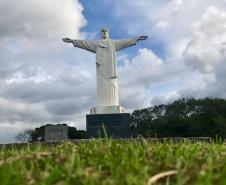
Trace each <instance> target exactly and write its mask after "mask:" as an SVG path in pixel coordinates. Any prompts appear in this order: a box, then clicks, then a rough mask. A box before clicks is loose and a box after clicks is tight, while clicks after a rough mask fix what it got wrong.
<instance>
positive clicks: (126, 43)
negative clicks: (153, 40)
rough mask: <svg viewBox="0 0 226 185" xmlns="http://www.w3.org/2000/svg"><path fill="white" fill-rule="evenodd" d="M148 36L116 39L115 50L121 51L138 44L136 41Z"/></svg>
mask: <svg viewBox="0 0 226 185" xmlns="http://www.w3.org/2000/svg"><path fill="white" fill-rule="evenodd" d="M147 38H148V37H147V36H139V37H135V38H131V39H123V40H114V44H115V50H116V51H120V50H122V49H124V48H127V47H130V46H133V45H136V43H137V42H138V41H140V40H146V39H147Z"/></svg>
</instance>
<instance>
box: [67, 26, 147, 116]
mask: <svg viewBox="0 0 226 185" xmlns="http://www.w3.org/2000/svg"><path fill="white" fill-rule="evenodd" d="M146 39H147V36H139V37H135V38H130V39H122V40H115V39H110V38H109V32H108V30H107V29H106V28H102V29H101V39H100V40H74V39H69V38H64V39H63V41H64V42H66V43H72V44H73V45H74V47H77V48H81V49H85V50H87V51H90V52H92V53H96V81H97V88H96V89H97V101H96V103H97V105H96V108H92V109H91V114H113V113H123V112H125V110H124V108H122V107H121V106H120V105H119V96H118V82H117V78H118V76H117V63H116V52H117V51H120V50H122V49H124V48H127V47H130V46H133V45H136V43H137V42H138V41H140V40H146Z"/></svg>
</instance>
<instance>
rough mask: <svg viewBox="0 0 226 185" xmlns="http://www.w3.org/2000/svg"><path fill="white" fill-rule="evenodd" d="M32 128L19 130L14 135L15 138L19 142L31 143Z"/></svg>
mask: <svg viewBox="0 0 226 185" xmlns="http://www.w3.org/2000/svg"><path fill="white" fill-rule="evenodd" d="M33 132H34V130H32V129H25V130H23V131H21V132H19V133H18V134H17V135H16V136H15V139H16V141H17V142H19V143H31V142H32V137H31V136H32V133H33Z"/></svg>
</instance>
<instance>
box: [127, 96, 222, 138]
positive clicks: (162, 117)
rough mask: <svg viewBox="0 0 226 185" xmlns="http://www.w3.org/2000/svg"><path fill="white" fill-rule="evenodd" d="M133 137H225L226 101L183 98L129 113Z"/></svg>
mask: <svg viewBox="0 0 226 185" xmlns="http://www.w3.org/2000/svg"><path fill="white" fill-rule="evenodd" d="M131 125H132V129H133V132H134V135H135V136H136V135H142V136H143V137H201V136H203V137H204V136H206V137H212V138H215V137H216V136H218V137H221V138H226V100H225V99H219V98H215V99H211V98H205V99H198V100H196V99H194V98H182V99H180V100H176V101H175V102H173V103H171V104H168V105H158V106H153V107H149V108H145V109H141V110H136V111H134V112H133V113H132V124H131Z"/></svg>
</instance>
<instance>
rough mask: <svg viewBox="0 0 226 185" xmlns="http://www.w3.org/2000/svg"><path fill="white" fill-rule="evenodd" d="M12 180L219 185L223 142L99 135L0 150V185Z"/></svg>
mask: <svg viewBox="0 0 226 185" xmlns="http://www.w3.org/2000/svg"><path fill="white" fill-rule="evenodd" d="M164 172H166V173H164ZM168 172H169V173H168ZM167 173H168V174H167ZM156 175H157V176H156ZM160 177H161V178H160ZM14 184H15V185H26V184H29V185H33V184H40V185H49V184H57V185H64V184H71V185H80V184H85V185H94V184H95V185H101V184H112V185H123V184H134V185H139V184H142V185H143V184H177V185H183V184H186V185H190V184H197V185H201V184H203V185H213V184H216V185H219V184H222V185H225V184H226V145H224V144H214V143H190V142H180V143H173V142H166V143H159V142H148V141H146V140H131V141H114V140H110V139H109V140H108V139H105V140H91V141H89V142H81V143H80V144H78V145H76V144H73V143H69V142H68V143H62V144H59V145H57V146H44V145H38V144H35V145H34V144H33V145H32V144H30V145H27V146H25V147H13V148H11V149H9V148H8V149H6V148H0V185H14Z"/></svg>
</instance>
